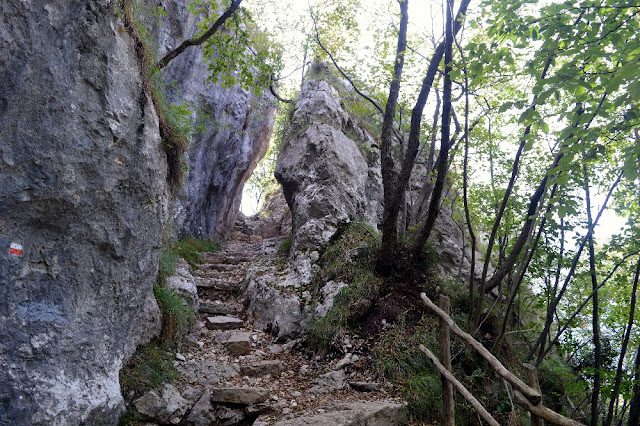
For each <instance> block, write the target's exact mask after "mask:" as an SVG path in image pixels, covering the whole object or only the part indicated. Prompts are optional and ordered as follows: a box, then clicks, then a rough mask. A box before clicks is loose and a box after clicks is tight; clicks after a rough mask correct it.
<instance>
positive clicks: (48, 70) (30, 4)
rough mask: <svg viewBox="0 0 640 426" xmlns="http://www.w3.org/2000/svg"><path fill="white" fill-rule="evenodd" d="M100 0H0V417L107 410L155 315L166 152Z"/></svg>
mask: <svg viewBox="0 0 640 426" xmlns="http://www.w3.org/2000/svg"><path fill="white" fill-rule="evenodd" d="M114 3H115V2H114V1H112V0H96V1H88V2H84V1H82V2H80V1H72V0H55V1H24V0H3V1H2V2H0V182H1V184H0V424H7V425H9V424H10V425H53V424H55V425H75V424H88V425H101V424H114V423H116V422H117V419H118V416H119V414H120V412H121V409H122V397H121V396H120V386H119V381H118V372H119V370H120V367H121V365H122V363H123V359H124V358H125V356H126V355H127V354H131V352H132V351H133V350H134V348H135V346H136V344H137V343H139V342H141V341H143V340H145V339H148V338H149V337H150V334H152V332H153V328H154V323H153V319H154V318H155V320H156V321H157V316H154V312H155V314H156V315H157V314H158V312H157V305H155V301H154V299H153V294H152V284H153V281H154V279H155V276H156V270H157V261H158V255H159V248H160V243H161V233H162V227H163V220H164V218H165V216H166V214H167V212H166V210H167V207H166V206H167V196H166V193H167V190H166V184H165V181H166V156H165V154H164V152H163V150H162V146H161V141H160V137H159V134H158V123H157V117H156V115H155V112H154V108H153V105H152V103H151V102H150V100H149V98H148V97H147V95H146V94H145V92H144V91H143V87H142V82H141V79H140V69H139V65H138V61H137V58H136V55H135V49H134V45H133V42H132V40H131V39H130V37H129V36H128V35H127V34H126V31H124V29H123V28H121V27H120V25H121V24H120V23H119V22H118V21H117V20H116V17H115V13H114ZM157 325H158V323H157V322H156V323H155V326H157Z"/></svg>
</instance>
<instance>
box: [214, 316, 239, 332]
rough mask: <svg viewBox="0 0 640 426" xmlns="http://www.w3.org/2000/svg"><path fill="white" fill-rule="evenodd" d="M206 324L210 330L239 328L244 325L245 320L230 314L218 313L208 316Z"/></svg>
mask: <svg viewBox="0 0 640 426" xmlns="http://www.w3.org/2000/svg"><path fill="white" fill-rule="evenodd" d="M206 324H207V328H208V329H209V330H237V329H239V328H242V327H243V326H244V321H242V320H241V319H240V318H236V317H232V316H228V315H217V316H214V317H207V321H206Z"/></svg>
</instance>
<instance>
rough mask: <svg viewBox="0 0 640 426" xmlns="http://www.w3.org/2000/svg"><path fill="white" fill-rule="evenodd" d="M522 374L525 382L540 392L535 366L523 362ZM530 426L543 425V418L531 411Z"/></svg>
mask: <svg viewBox="0 0 640 426" xmlns="http://www.w3.org/2000/svg"><path fill="white" fill-rule="evenodd" d="M522 366H523V367H524V374H525V380H526V383H527V384H528V385H529V386H531V387H532V388H534V389H535V390H537V391H538V392H540V383H538V375H537V373H536V367H534V366H533V365H531V364H527V363H524V364H522ZM541 394H542V393H541ZM531 426H544V420H543V419H541V418H540V417H538V416H536V415H535V414H533V413H531Z"/></svg>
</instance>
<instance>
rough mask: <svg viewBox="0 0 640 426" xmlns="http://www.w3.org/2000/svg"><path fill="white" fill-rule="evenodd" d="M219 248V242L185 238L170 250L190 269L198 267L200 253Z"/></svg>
mask: <svg viewBox="0 0 640 426" xmlns="http://www.w3.org/2000/svg"><path fill="white" fill-rule="evenodd" d="M219 250H220V243H217V242H213V241H207V240H199V239H197V238H191V237H189V238H185V239H183V240H180V241H179V242H178V243H177V244H176V245H175V246H173V248H172V249H171V251H172V252H173V253H174V254H175V255H176V256H179V257H181V258H183V259H184V260H186V261H187V263H188V264H189V265H190V266H191V268H192V269H194V270H195V269H198V263H200V262H202V253H215V252H217V251H219Z"/></svg>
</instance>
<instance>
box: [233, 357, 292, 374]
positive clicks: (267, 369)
mask: <svg viewBox="0 0 640 426" xmlns="http://www.w3.org/2000/svg"><path fill="white" fill-rule="evenodd" d="M283 371H284V364H283V363H282V361H280V360H276V359H274V360H267V361H259V362H255V363H253V364H249V365H243V366H242V367H240V374H242V375H243V376H248V377H262V376H267V375H270V376H277V375H278V374H280V373H282V372H283Z"/></svg>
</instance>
